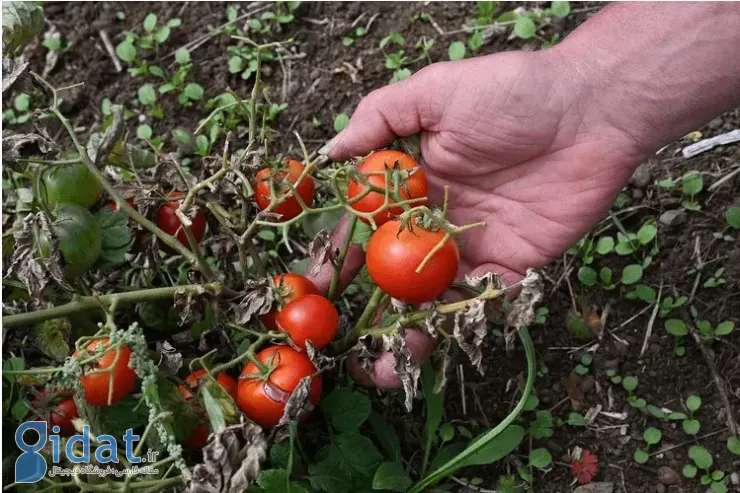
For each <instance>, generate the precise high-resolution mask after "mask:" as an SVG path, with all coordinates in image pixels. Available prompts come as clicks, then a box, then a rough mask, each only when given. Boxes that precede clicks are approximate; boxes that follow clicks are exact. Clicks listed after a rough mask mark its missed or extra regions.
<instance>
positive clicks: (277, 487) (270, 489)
mask: <svg viewBox="0 0 740 493" xmlns="http://www.w3.org/2000/svg"><path fill="white" fill-rule="evenodd" d="M257 484H258V485H259V487H260V488H262V489H263V490H264V493H308V491H306V488H304V487H303V486H301V485H299V484H298V483H294V482H290V481H289V479H288V471H286V470H285V469H268V470H267V471H262V472H261V473H260V475H259V477H258V478H257Z"/></svg>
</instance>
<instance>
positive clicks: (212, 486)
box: [189, 420, 267, 493]
mask: <svg viewBox="0 0 740 493" xmlns="http://www.w3.org/2000/svg"><path fill="white" fill-rule="evenodd" d="M266 458H267V440H266V439H265V437H264V435H263V434H262V429H261V428H260V427H259V426H257V425H256V424H254V423H251V422H248V421H244V420H243V421H242V422H241V423H240V424H238V425H232V426H227V427H225V428H223V429H222V430H220V431H217V432H216V433H213V434H211V436H210V437H209V438H208V444H207V445H206V446H205V448H204V449H203V463H201V464H198V465H196V466H195V468H194V470H193V478H192V481H191V482H190V488H189V492H190V493H231V492H234V491H244V490H245V489H246V488H247V486H249V484H251V483H252V482H254V480H255V479H257V476H259V473H260V472H261V466H262V464H263V463H264V461H265V459H266Z"/></svg>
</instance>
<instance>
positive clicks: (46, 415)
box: [33, 390, 80, 437]
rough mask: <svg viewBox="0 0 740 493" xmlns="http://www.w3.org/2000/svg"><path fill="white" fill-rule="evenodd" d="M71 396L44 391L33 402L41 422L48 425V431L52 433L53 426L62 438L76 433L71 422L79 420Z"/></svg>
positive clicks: (58, 392) (64, 393)
mask: <svg viewBox="0 0 740 493" xmlns="http://www.w3.org/2000/svg"><path fill="white" fill-rule="evenodd" d="M70 396H71V392H69V391H64V390H59V391H57V392H56V393H54V394H49V393H48V392H47V391H46V390H43V391H41V393H40V394H39V396H38V397H36V398H35V399H34V400H33V405H34V407H35V408H36V409H37V410H38V412H39V413H40V414H41V418H40V419H41V420H42V421H46V422H47V423H48V424H49V430H50V432H51V433H54V429H53V427H54V426H58V427H59V432H58V433H59V434H60V435H62V436H67V437H69V436H72V435H74V434H76V433H77V430H76V429H75V425H74V424H72V420H73V419H75V418H79V417H80V415H79V414H78V413H77V405H76V404H75V401H74V399H73V398H72V397H70Z"/></svg>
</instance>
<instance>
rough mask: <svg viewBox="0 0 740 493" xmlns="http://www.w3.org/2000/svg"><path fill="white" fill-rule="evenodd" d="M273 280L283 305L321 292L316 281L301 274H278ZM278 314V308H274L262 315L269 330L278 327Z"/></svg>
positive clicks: (263, 321) (261, 317)
mask: <svg viewBox="0 0 740 493" xmlns="http://www.w3.org/2000/svg"><path fill="white" fill-rule="evenodd" d="M272 282H273V284H274V285H275V288H276V289H277V291H278V294H279V296H280V298H281V299H282V302H283V305H286V304H288V303H290V302H291V301H293V300H294V299H296V298H300V297H301V296H305V295H307V294H319V290H318V289H317V288H316V286H315V285H314V283H312V282H311V281H310V280H308V279H307V278H305V277H303V276H301V275H299V274H278V275H276V276H275V277H273V278H272ZM277 314H278V310H277V309H273V310H270V311H269V312H267V313H265V314H264V315H261V316H260V319H261V320H262V323H263V324H265V327H267V328H268V329H269V330H277V329H278V326H277V322H276V321H275V318H276V317H277Z"/></svg>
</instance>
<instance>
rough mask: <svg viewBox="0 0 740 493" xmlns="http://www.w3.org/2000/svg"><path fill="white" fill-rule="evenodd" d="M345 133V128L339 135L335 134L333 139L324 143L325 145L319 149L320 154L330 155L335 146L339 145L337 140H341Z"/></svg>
mask: <svg viewBox="0 0 740 493" xmlns="http://www.w3.org/2000/svg"><path fill="white" fill-rule="evenodd" d="M343 134H344V130H342V131H341V132H339V133H338V134H337V135H335V136H334V138H333V139H331V140H330V141H329V142H327V143H326V144H324V147H322V148H321V149H319V154H320V155H322V156H328V155H329V153H330V152H331V151H332V149H334V147H335V146H336V145H337V142H339V139H340V138H341V137H342V135H343Z"/></svg>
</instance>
